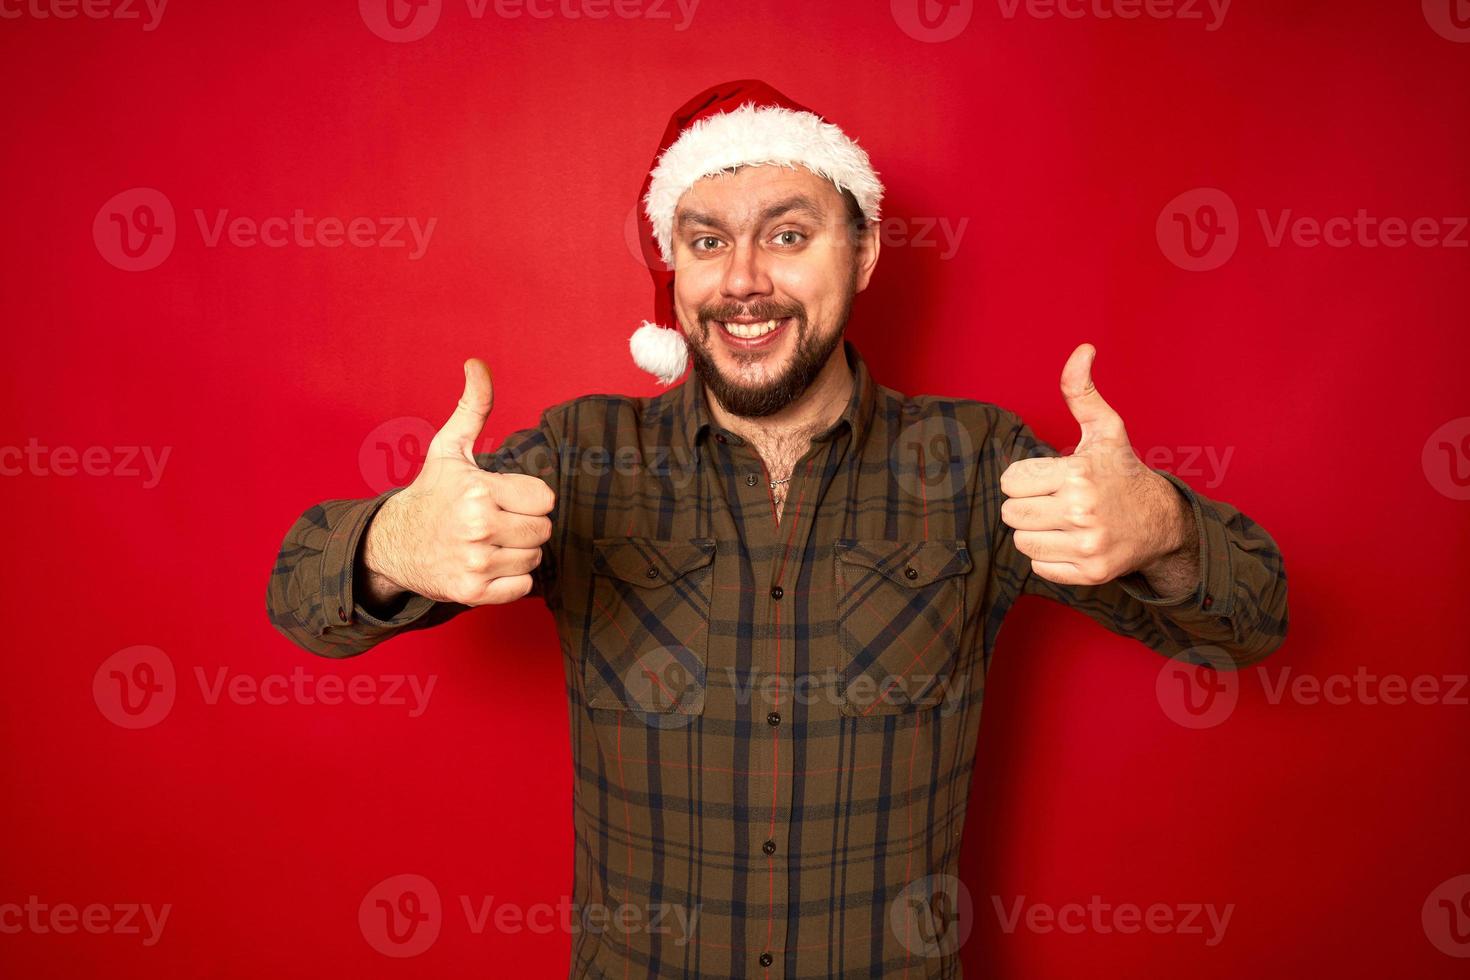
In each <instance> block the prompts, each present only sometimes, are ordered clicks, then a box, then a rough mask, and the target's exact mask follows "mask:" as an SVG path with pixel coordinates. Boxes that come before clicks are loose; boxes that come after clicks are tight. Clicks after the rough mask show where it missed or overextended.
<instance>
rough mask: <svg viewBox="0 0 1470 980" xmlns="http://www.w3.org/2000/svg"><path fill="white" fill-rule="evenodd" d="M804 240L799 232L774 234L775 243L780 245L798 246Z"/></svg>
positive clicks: (803, 236)
mask: <svg viewBox="0 0 1470 980" xmlns="http://www.w3.org/2000/svg"><path fill="white" fill-rule="evenodd" d="M804 238H806V236H805V235H803V234H802V233H801V232H799V231H782V232H777V234H776V242H777V243H778V244H781V245H799V244H801V240H802V239H804Z"/></svg>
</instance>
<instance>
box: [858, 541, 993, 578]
mask: <svg viewBox="0 0 1470 980" xmlns="http://www.w3.org/2000/svg"><path fill="white" fill-rule="evenodd" d="M833 546H834V547H835V549H836V551H837V558H838V560H839V561H843V562H847V563H848V564H850V565H860V566H862V567H863V568H870V569H872V570H873V571H875V572H878V573H880V574H882V575H884V576H885V577H887V578H888V579H890V580H891V581H893V582H895V583H897V584H898V585H906V586H909V587H911V588H915V589H919V588H923V587H924V586H926V585H933V584H934V583H935V582H937V581H938V580H939V579H942V578H948V577H949V576H951V575H964V574H965V573H967V572H969V571H970V569H971V568H972V567H974V565H973V563H972V562H971V561H970V549H969V548H968V547H967V546H966V544H965V542H963V541H957V540H934V541H888V540H886V539H882V538H838V539H837V540H836V541H835V542H834V543H833Z"/></svg>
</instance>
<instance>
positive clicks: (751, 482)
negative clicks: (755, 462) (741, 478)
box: [745, 473, 756, 487]
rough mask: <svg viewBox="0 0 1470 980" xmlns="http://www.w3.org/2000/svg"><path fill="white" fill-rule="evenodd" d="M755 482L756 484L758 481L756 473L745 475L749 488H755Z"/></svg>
mask: <svg viewBox="0 0 1470 980" xmlns="http://www.w3.org/2000/svg"><path fill="white" fill-rule="evenodd" d="M755 482H756V480H755V474H754V473H747V474H746V475H745V485H746V486H747V487H753V486H755Z"/></svg>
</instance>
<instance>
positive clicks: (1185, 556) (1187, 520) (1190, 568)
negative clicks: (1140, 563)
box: [1139, 477, 1200, 599]
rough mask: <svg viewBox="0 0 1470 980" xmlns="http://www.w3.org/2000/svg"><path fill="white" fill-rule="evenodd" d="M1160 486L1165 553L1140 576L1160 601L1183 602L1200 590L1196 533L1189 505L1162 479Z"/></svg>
mask: <svg viewBox="0 0 1470 980" xmlns="http://www.w3.org/2000/svg"><path fill="white" fill-rule="evenodd" d="M1159 482H1160V483H1161V484H1162V488H1161V494H1163V495H1165V496H1163V499H1164V500H1165V501H1168V503H1166V504H1165V505H1163V506H1162V507H1161V508H1160V511H1161V513H1162V514H1163V515H1164V519H1163V524H1162V531H1163V540H1164V542H1165V544H1164V545H1163V549H1164V553H1163V554H1162V555H1161V556H1160V557H1159V558H1157V559H1155V560H1154V561H1153V562H1150V563H1149V564H1147V565H1145V566H1144V567H1142V568H1140V569H1139V572H1140V573H1142V575H1143V577H1144V578H1145V579H1146V580H1147V581H1148V584H1149V588H1151V589H1153V590H1154V592H1156V593H1158V595H1159V596H1160V597H1161V598H1164V599H1182V598H1184V597H1185V596H1187V595H1189V594H1190V593H1192V592H1194V590H1195V589H1197V588H1199V581H1200V567H1199V557H1200V556H1199V529H1198V528H1197V527H1196V526H1195V521H1194V508H1193V507H1191V506H1190V504H1189V501H1187V500H1185V499H1184V497H1182V496H1181V495H1180V494H1179V493H1178V492H1177V491H1176V490H1175V489H1174V487H1173V486H1172V485H1170V484H1169V482H1168V481H1167V480H1165V479H1163V478H1162V477H1161V478H1160V480H1159Z"/></svg>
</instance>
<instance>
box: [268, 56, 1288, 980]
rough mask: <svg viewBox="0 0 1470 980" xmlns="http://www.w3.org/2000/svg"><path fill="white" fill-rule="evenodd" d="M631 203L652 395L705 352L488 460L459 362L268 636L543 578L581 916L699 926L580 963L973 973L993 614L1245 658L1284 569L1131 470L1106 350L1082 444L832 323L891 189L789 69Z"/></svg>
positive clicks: (1073, 381) (481, 381)
mask: <svg viewBox="0 0 1470 980" xmlns="http://www.w3.org/2000/svg"><path fill="white" fill-rule="evenodd" d="M644 192H645V193H644V195H643V202H644V205H645V207H644V214H643V217H644V219H645V220H644V229H645V232H646V234H645V237H646V238H647V239H649V240H652V241H656V242H657V244H658V248H659V252H660V255H661V256H662V257H663V259H664V260H665V261H666V262H667V263H668V265H669V266H671V267H672V268H670V269H665V268H663V267H661V266H657V265H656V267H655V268H654V269H653V276H654V282H655V305H656V308H657V310H658V314H659V315H658V317H657V319H658V320H659V321H660V323H645V324H644V325H643V327H641V328H640V329H639V331H638V332H637V333H636V334H635V335H634V338H633V341H632V350H633V353H634V357H635V359H636V360H637V361H638V363H639V364H640V365H642V366H644V367H645V368H648V369H649V370H651V371H653V372H654V373H656V374H657V375H659V377H660V379H661V380H662V381H663V382H664V383H666V384H667V383H668V382H670V381H672V380H674V379H675V378H677V377H679V376H680V375H681V374H682V373H683V371H684V368H685V366H686V365H685V356H686V354H687V356H688V357H689V358H692V360H693V369H694V370H693V372H692V374H691V376H690V377H689V378H688V379H687V380H686V381H685V382H684V383H683V384H681V385H679V386H677V387H674V388H672V389H670V390H668V391H665V392H663V393H661V394H659V395H658V396H656V397H651V398H633V397H623V396H616V395H588V396H585V397H581V398H575V399H572V400H570V401H567V402H564V403H562V404H560V405H557V406H554V407H552V408H550V409H548V410H547V411H546V412H545V413H544V414H543V416H542V418H541V422H540V424H539V425H538V426H537V427H535V428H531V429H524V430H521V431H519V432H516V433H513V434H512V435H511V436H510V437H508V438H507V439H506V441H505V443H504V444H503V445H502V446H501V447H500V449H499V450H498V451H496V452H495V453H493V454H476V453H475V452H474V445H475V442H476V439H477V438H478V436H479V434H480V431H481V428H482V426H483V424H484V422H485V419H486V417H487V416H488V415H489V413H490V411H491V406H492V401H493V393H492V388H491V381H490V377H489V375H488V372H487V370H486V368H485V366H484V365H483V364H482V363H480V362H479V361H476V360H470V361H468V362H467V363H466V365H465V372H466V377H465V385H464V394H463V396H462V397H461V399H460V402H459V405H458V407H457V408H456V409H455V410H454V413H453V415H452V416H451V417H450V419H449V421H448V422H447V423H446V424H445V426H444V427H443V429H441V430H440V431H439V433H438V434H437V436H436V437H435V438H434V440H433V442H432V444H431V446H430V448H429V450H428V454H427V458H426V460H425V462H424V466H423V469H422V471H421V472H420V474H419V475H418V477H417V478H416V479H415V480H414V481H413V483H412V484H411V485H410V486H408V487H407V488H405V489H403V490H401V492H400V491H390V492H388V493H386V494H384V495H382V496H380V497H378V498H375V499H370V500H359V501H340V500H338V501H327V502H326V503H323V504H321V505H319V506H317V507H314V508H312V509H311V510H309V511H308V512H307V513H306V514H305V515H304V516H303V517H302V518H301V519H300V520H299V521H298V522H297V523H296V525H295V526H294V527H293V528H292V529H291V531H290V532H289V533H288V535H287V537H286V541H285V544H284V545H283V547H282V550H281V556H280V560H279V562H278V563H277V567H276V569H275V572H274V574H273V575H272V578H271V585H270V593H269V596H270V597H269V604H270V611H271V616H272V621H273V622H274V623H275V624H276V625H277V626H278V627H279V628H280V629H281V631H282V632H283V633H285V635H286V636H288V637H289V638H290V639H292V640H293V641H294V642H296V643H298V644H300V645H301V646H302V647H304V648H306V649H307V650H310V651H312V652H314V653H319V654H322V655H325V656H333V657H345V656H352V655H355V654H358V653H361V652H363V651H364V650H367V649H368V648H369V647H371V646H373V645H374V644H375V643H378V642H380V641H382V640H384V639H386V638H387V637H390V636H394V635H396V634H398V633H402V632H404V631H407V630H413V629H422V628H425V627H428V626H432V625H434V624H437V623H442V622H444V621H445V620H447V619H449V618H450V617H452V616H455V615H457V614H458V613H460V612H462V611H464V610H465V609H466V608H468V607H470V606H475V605H485V604H495V603H505V602H511V601H514V600H515V599H518V598H520V597H522V596H525V595H527V594H537V595H540V596H542V598H543V599H544V600H545V601H546V603H547V604H548V606H549V607H550V609H551V610H552V612H553V614H554V616H555V618H556V623H557V629H558V631H559V633H560V635H561V639H562V649H563V651H564V653H565V657H564V662H565V669H566V681H567V695H568V698H569V699H570V705H571V720H572V752H573V764H574V771H575V777H576V785H575V807H574V818H575V820H574V822H575V827H576V843H577V851H576V884H575V903H576V906H577V907H578V908H583V909H585V908H592V907H599V908H612V909H616V908H620V907H624V906H629V905H631V906H635V907H638V908H641V909H643V910H654V909H656V908H662V909H664V910H667V909H668V908H670V907H672V908H675V909H677V910H679V911H680V912H681V914H677V915H665V916H661V921H662V922H663V924H664V925H663V927H661V928H659V929H653V928H638V927H630V928H622V929H618V928H615V927H614V928H608V929H604V930H592V929H580V930H578V932H577V934H576V937H575V940H574V944H573V959H572V975H573V976H574V977H582V976H592V977H602V976H611V977H629V976H637V977H645V976H655V977H729V976H756V977H801V978H816V977H830V976H849V975H851V976H865V977H866V976H880V975H881V976H888V975H894V974H906V975H911V976H916V977H917V976H931V977H936V976H942V977H951V976H957V975H958V973H959V961H958V956H957V955H956V953H955V948H956V946H957V945H958V939H957V936H956V932H955V930H954V928H953V926H954V915H953V908H952V902H953V900H954V895H953V894H950V892H951V891H952V885H950V884H946V883H947V882H949V883H952V882H953V881H954V880H955V878H954V876H955V874H956V868H957V859H958V850H959V843H960V831H961V829H962V827H963V825H964V820H965V807H966V801H967V795H968V790H969V784H970V770H971V765H972V763H973V760H974V754H975V739H976V733H977V730H978V724H979V720H980V708H981V703H982V700H983V695H984V689H985V676H986V672H987V670H988V667H989V664H990V657H991V651H992V649H993V647H994V643H995V637H996V633H997V631H998V630H999V628H1000V624H1001V621H1002V619H1003V618H1004V616H1005V614H1006V612H1007V610H1009V609H1010V607H1011V606H1012V604H1013V603H1014V602H1015V601H1016V599H1017V598H1019V597H1020V596H1021V595H1023V594H1027V593H1033V594H1040V595H1045V596H1049V597H1051V598H1052V599H1055V600H1058V601H1060V602H1063V603H1065V604H1067V605H1069V606H1072V607H1074V608H1077V609H1080V610H1081V611H1082V612H1084V613H1086V614H1087V615H1088V616H1090V617H1092V618H1093V619H1095V620H1096V621H1097V622H1099V623H1101V624H1102V625H1103V626H1105V627H1107V628H1108V629H1110V630H1113V631H1114V632H1117V633H1120V634H1124V635H1128V636H1133V637H1136V638H1138V639H1139V640H1141V641H1143V642H1144V643H1146V644H1148V645H1149V646H1150V647H1152V648H1154V649H1155V650H1158V651H1159V652H1161V653H1164V654H1166V655H1170V656H1177V657H1180V658H1183V659H1187V660H1189V661H1190V662H1193V663H1205V664H1208V665H1210V666H1215V667H1220V668H1226V669H1229V668H1234V667H1238V666H1240V665H1243V664H1247V663H1251V662H1254V661H1255V660H1257V659H1259V658H1261V657H1264V656H1265V655H1266V654H1268V653H1269V652H1270V651H1272V650H1274V649H1275V648H1276V647H1277V646H1279V644H1280V643H1281V641H1282V639H1283V637H1284V636H1285V632H1286V625H1287V613H1286V579H1285V574H1284V571H1283V568H1282V562H1281V556H1280V554H1279V552H1278V550H1277V548H1276V545H1275V543H1274V542H1273V541H1272V539H1271V538H1270V536H1269V535H1267V534H1266V532H1265V531H1264V530H1262V529H1261V528H1260V527H1258V526H1257V525H1256V524H1255V523H1253V522H1252V521H1250V520H1249V519H1248V518H1247V517H1245V515H1243V514H1241V513H1239V512H1238V511H1236V510H1235V509H1234V508H1232V507H1230V506H1228V505H1226V504H1223V503H1217V502H1214V501H1211V500H1209V499H1207V498H1205V497H1203V496H1201V495H1199V494H1197V493H1195V492H1194V491H1193V490H1192V489H1191V488H1189V487H1188V486H1187V485H1186V484H1184V483H1183V482H1182V481H1181V480H1179V479H1177V478H1176V477H1173V476H1171V475H1169V474H1167V473H1164V472H1162V471H1157V470H1151V469H1149V468H1147V467H1145V466H1144V465H1142V464H1141V463H1140V462H1139V460H1138V458H1137V457H1136V456H1135V455H1134V454H1133V451H1132V449H1131V448H1129V443H1128V437H1127V433H1126V431H1125V430H1124V427H1123V423H1122V421H1121V419H1120V418H1119V417H1118V415H1117V413H1115V412H1114V411H1113V410H1112V409H1111V408H1110V407H1109V406H1108V404H1107V402H1105V401H1104V400H1103V398H1102V396H1101V394H1099V392H1098V390H1097V388H1096V387H1095V386H1094V385H1093V383H1092V381H1091V373H1090V372H1091V365H1092V359H1093V356H1094V353H1095V352H1094V351H1093V349H1092V348H1091V346H1090V345H1086V344H1084V345H1082V346H1080V347H1078V348H1077V350H1076V351H1075V352H1074V353H1073V354H1072V356H1071V358H1070V359H1069V360H1068V361H1067V363H1066V365H1065V367H1064V368H1063V371H1062V376H1061V382H1062V392H1063V395H1064V396H1065V398H1066V400H1067V403H1068V405H1069V406H1070V408H1071V410H1072V413H1073V415H1074V416H1075V418H1076V419H1077V421H1078V423H1079V425H1080V427H1081V432H1082V438H1081V441H1080V443H1079V445H1078V446H1077V449H1076V451H1075V452H1073V453H1072V454H1071V455H1070V456H1065V457H1064V456H1061V455H1060V454H1058V453H1057V452H1056V451H1055V450H1053V449H1051V447H1049V446H1047V445H1046V444H1044V443H1042V442H1040V441H1039V440H1038V439H1037V438H1036V436H1035V435H1033V434H1032V432H1031V431H1030V430H1029V429H1028V428H1027V427H1026V426H1025V425H1024V424H1022V423H1021V421H1020V420H1019V419H1018V418H1017V417H1016V416H1015V415H1013V414H1011V413H1010V412H1007V411H1005V410H1003V409H1000V408H998V407H996V406H994V405H991V404H988V403H985V402H978V401H972V400H966V399H948V398H939V397H933V396H916V397H909V396H906V395H903V394H900V393H898V392H896V391H893V390H890V389H888V388H885V387H883V386H881V385H878V384H876V383H875V382H874V381H873V379H872V378H871V376H870V375H869V371H868V367H867V365H866V364H865V362H864V361H863V360H862V359H861V358H860V357H859V356H858V353H857V350H856V349H855V348H854V346H853V345H852V344H851V342H850V341H847V340H845V339H844V338H843V329H844V326H845V324H846V322H847V317H848V311H849V309H850V307H851V304H852V301H853V297H854V296H855V295H856V294H857V293H859V292H861V291H862V290H863V289H864V288H866V286H867V284H868V282H869V280H870V279H871V277H872V275H873V270H874V268H875V267H876V265H877V261H878V254H879V238H878V233H877V232H878V227H877V222H878V219H879V203H880V200H881V196H882V184H881V183H879V181H878V179H877V175H876V174H875V173H873V171H872V168H871V166H870V164H869V161H868V157H867V154H866V153H865V152H863V151H862V150H861V149H859V148H858V147H857V144H856V143H854V142H853V141H852V140H850V139H848V138H847V137H846V136H845V135H844V134H843V133H842V132H841V130H839V129H838V128H837V127H836V126H835V125H832V124H831V123H828V122H825V121H823V120H821V119H820V118H819V117H817V116H815V115H814V114H811V113H809V112H807V111H806V110H804V109H802V108H801V107H800V106H797V105H795V104H794V103H792V102H791V101H790V100H788V99H786V98H785V97H784V96H782V95H781V94H780V93H778V92H775V91H774V90H772V89H771V88H770V87H768V86H766V85H763V84H762V83H760V82H752V81H742V82H734V83H730V84H727V85H722V86H717V87H715V88H714V89H711V90H709V91H707V92H704V93H701V94H700V95H699V96H696V97H695V98H694V99H693V100H691V101H690V102H689V103H688V104H687V105H685V106H684V107H683V108H681V109H680V111H679V112H678V113H677V114H676V115H675V117H674V119H673V121H672V122H671V123H670V126H669V131H668V132H667V133H666V134H665V137H664V140H663V142H662V144H661V153H660V155H659V157H658V158H657V161H656V166H655V168H654V169H653V171H652V172H651V173H650V174H649V178H648V180H647V181H646V182H645V186H644ZM676 321H677V323H678V325H679V326H680V327H681V328H682V330H683V333H682V334H681V333H680V332H678V331H677V330H674V329H672V328H670V327H668V326H664V325H661V324H672V323H674V322H676ZM507 737H509V735H508V733H507ZM651 915H652V912H651V911H649V912H648V914H647V915H645V916H644V917H643V918H641V919H639V920H638V921H640V922H646V921H647V920H648V918H649V916H651Z"/></svg>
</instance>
